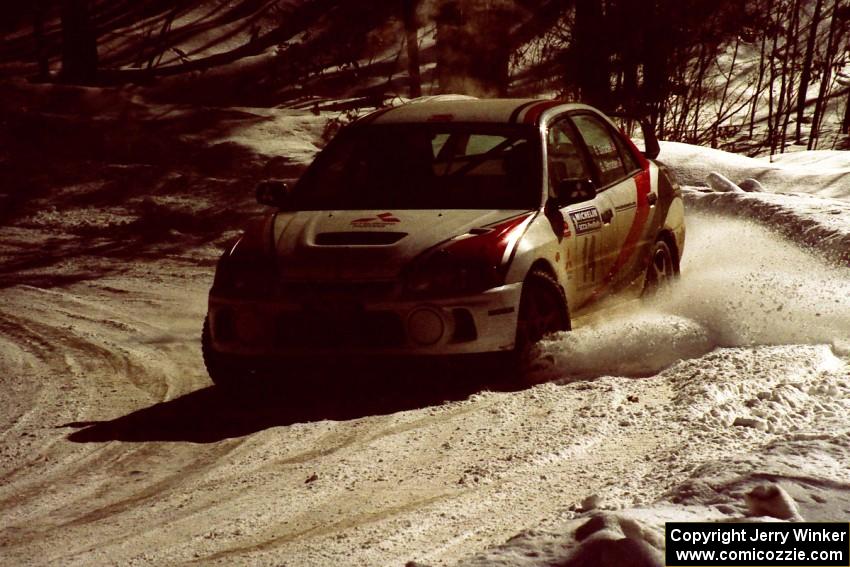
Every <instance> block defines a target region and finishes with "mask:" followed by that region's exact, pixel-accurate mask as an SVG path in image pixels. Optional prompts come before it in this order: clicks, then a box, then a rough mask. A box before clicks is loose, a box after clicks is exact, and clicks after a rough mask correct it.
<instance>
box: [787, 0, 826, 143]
mask: <svg viewBox="0 0 850 567" xmlns="http://www.w3.org/2000/svg"><path fill="white" fill-rule="evenodd" d="M822 9H823V0H817V2H816V3H815V11H814V13H813V14H812V22H811V25H810V26H809V37H808V39H807V40H806V54H805V56H804V57H803V70H802V71H801V72H800V91H799V92H798V93H797V128H796V129H795V133H794V140H795V141H796V142H797V143H798V144H799V143H800V138H801V137H802V128H803V112H804V111H805V109H806V94H807V93H808V90H809V81H810V80H811V77H812V58H813V57H814V53H815V39H816V38H817V35H818V27H819V26H820V20H821V10H822Z"/></svg>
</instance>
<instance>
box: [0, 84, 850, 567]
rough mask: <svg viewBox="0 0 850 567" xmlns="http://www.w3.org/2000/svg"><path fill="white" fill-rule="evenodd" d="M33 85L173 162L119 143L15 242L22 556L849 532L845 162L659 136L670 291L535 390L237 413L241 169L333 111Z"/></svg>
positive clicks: (10, 495) (394, 387) (473, 553)
mask: <svg viewBox="0 0 850 567" xmlns="http://www.w3.org/2000/svg"><path fill="white" fill-rule="evenodd" d="M26 88H27V87H24V86H21V87H20V89H19V90H18V91H16V92H14V93H12V95H9V92H8V91H7V92H6V93H5V96H12V97H13V98H15V97H17V98H16V100H18V102H17V103H16V104H24V102H23V101H27V102H26V104H27V105H28V110H26V112H27V113H36V112H38V111H39V109H41V112H43V113H44V116H45V117H46V118H45V120H51V119H53V118H56V117H51V116H52V114H54V113H58V112H61V111H62V109H63V108H65V107H66V105H68V104H69V102H68V101H77V102H78V103H79V105H78V110H75V111H74V112H80V113H82V114H88V113H96V112H97V113H98V120H97V121H90V122H80V123H79V124H77V123H74V122H72V120H75V119H76V120H79V117H76V116H72V117H64V118H67V120H68V123H73V124H77V125H78V126H80V127H85V128H92V129H95V128H97V129H98V130H97V131H98V132H103V133H105V134H108V135H109V138H108V139H109V140H111V141H112V142H113V144H118V145H121V143H122V142H127V140H128V139H130V138H132V139H133V140H137V139H138V140H140V141H141V144H142V145H143V144H145V143H148V142H154V141H156V140H157V139H159V138H161V139H162V148H163V150H162V153H157V152H150V153H144V154H140V155H135V154H134V155H131V157H133V158H134V160H133V161H127V160H124V161H122V159H123V158H125V157H126V155H125V154H121V153H112V148H111V147H109V146H108V145H104V146H103V151H102V153H101V154H98V155H95V156H94V157H95V158H99V159H101V160H102V161H101V162H97V161H88V162H86V165H85V168H86V169H87V171H85V172H83V173H85V174H86V175H82V174H81V175H80V176H79V178H75V177H73V176H72V177H70V178H66V177H64V176H58V177H55V178H50V177H49V176H48V179H47V181H45V182H46V183H51V184H52V185H49V186H47V189H49V191H47V192H45V193H43V194H37V195H33V196H32V199H31V200H30V201H27V203H25V205H26V206H23V207H22V208H20V209H19V210H17V211H16V213H15V215H13V216H11V217H9V219H8V221H7V222H6V223H5V224H4V225H3V226H0V257H2V259H3V266H4V270H3V271H2V274H0V275H2V277H0V286H1V287H0V392H2V395H3V399H4V400H6V402H5V403H4V405H3V409H2V411H0V425H2V427H0V474H2V475H3V478H4V482H3V485H2V486H0V510H2V514H3V526H2V527H0V545H2V547H3V555H4V559H5V560H6V561H7V562H10V563H15V564H37V565H42V564H65V565H108V564H179V563H189V562H200V563H204V564H220V565H231V564H270V565H271V564H280V563H282V562H286V563H287V564H289V563H291V564H297V565H308V566H309V565H328V564H334V563H337V564H340V563H341V564H368V565H383V564H400V563H403V562H404V561H408V560H410V561H412V562H415V563H411V564H419V565H452V564H456V565H521V566H532V565H551V564H554V563H557V564H559V565H580V564H588V563H589V564H605V565H611V566H615V567H616V566H617V565H636V564H638V561H641V562H642V564H644V565H660V564H662V559H661V557H662V553H663V524H664V522H665V521H674V520H678V521H726V522H740V521H766V520H770V519H776V518H780V517H781V518H782V519H785V520H795V519H797V518H803V519H805V520H808V521H824V520H844V519H846V518H847V517H848V516H850V488H848V487H850V470H848V468H847V463H848V462H850V422H848V417H847V416H848V415H850V366H848V363H850V276H848V273H847V269H848V264H847V259H848V257H847V251H848V250H850V228H849V225H850V203H848V201H849V200H850V190H848V184H850V181H848V180H850V174H848V169H850V159H847V157H846V155H845V154H844V153H842V152H801V153H799V154H793V155H789V154H786V155H782V156H779V157H775V158H774V161H773V162H769V161H767V160H764V159H752V158H746V157H742V156H734V155H731V154H727V153H724V152H720V151H717V150H711V149H707V148H697V147H693V146H687V145H684V144H671V143H663V144H662V154H661V159H662V160H663V161H664V162H665V163H667V164H668V165H669V166H670V167H671V168H673V170H674V171H675V173H676V174H677V176H678V177H679V179H680V181H681V182H682V184H683V185H685V190H684V192H685V199H686V206H687V209H688V210H687V214H688V220H687V226H688V228H687V230H688V233H687V243H686V248H685V254H684V256H683V259H682V279H681V281H680V282H679V284H678V285H677V287H676V288H674V289H673V290H671V291H670V292H669V293H667V294H665V295H661V296H659V297H658V298H657V299H656V300H654V301H653V302H651V303H633V304H626V305H619V306H617V307H615V308H612V310H611V311H610V312H608V313H606V314H604V315H598V316H596V317H592V318H589V319H588V320H586V321H583V323H584V324H583V325H581V326H577V327H576V330H575V331H574V332H571V333H566V334H562V335H559V336H555V337H552V338H551V339H549V340H548V341H546V342H545V343H544V344H543V345H542V346H541V356H540V359H539V365H540V376H539V379H540V382H541V383H539V384H537V385H535V386H533V387H529V388H525V389H521V390H519V391H513V390H511V389H507V388H505V387H504V385H500V384H498V383H490V382H488V381H487V380H486V379H482V381H483V384H481V383H480V381H479V383H476V384H472V385H470V384H466V383H465V382H464V381H463V380H461V379H459V378H460V377H459V376H457V375H453V374H451V373H450V372H447V371H445V369H443V370H439V369H438V370H433V369H424V368H423V369H406V370H404V371H403V372H397V373H394V374H390V375H388V376H383V377H382V376H374V375H371V374H366V375H364V376H359V375H358V374H357V373H356V372H355V371H353V370H352V372H351V375H347V376H346V377H345V378H346V379H345V380H337V381H333V382H332V383H330V384H325V383H323V384H321V385H318V386H316V389H317V390H319V391H320V392H321V394H322V395H320V396H312V397H311V396H309V395H304V394H303V393H298V392H296V393H293V394H291V395H288V396H283V397H281V396H279V395H275V394H274V393H273V392H271V393H267V392H263V393H260V394H258V395H251V394H245V395H243V396H235V397H234V396H223V395H221V393H220V392H217V391H216V390H215V389H212V388H209V380H208V378H207V377H206V374H205V372H204V370H203V366H202V362H201V357H200V353H199V345H198V335H199V330H200V327H201V323H202V320H203V316H204V311H205V301H206V295H205V294H206V291H207V289H208V287H209V285H210V281H211V277H212V270H213V264H214V261H215V254H216V247H217V246H218V245H221V244H222V243H223V241H224V240H225V239H226V238H225V236H222V233H224V234H225V235H226V234H227V233H229V232H230V231H231V230H232V227H233V224H234V223H235V222H236V221H239V220H241V219H242V218H243V217H244V216H245V215H247V214H250V213H253V212H256V211H257V208H256V206H254V205H251V204H250V201H251V194H250V190H249V189H246V187H248V183H246V182H245V183H243V182H242V181H240V176H243V175H253V174H254V173H253V172H254V170H255V168H260V169H262V170H263V172H266V173H272V174H273V175H274V176H286V175H289V174H292V175H297V173H298V171H300V170H301V169H303V166H304V164H305V163H306V162H307V161H309V159H310V158H311V156H312V155H313V154H314V153H315V151H316V149H317V147H318V146H320V145H321V143H322V142H321V139H322V133H323V130H324V127H325V126H326V125H327V123H328V115H327V114H322V115H320V116H314V115H313V114H311V113H309V112H303V113H302V112H296V111H292V110H286V109H253V108H238V109H216V108H208V109H199V108H195V109H188V108H182V107H179V106H158V105H153V104H150V103H148V102H146V101H143V100H142V99H140V98H132V101H130V102H128V101H127V100H126V99H124V98H122V97H124V95H126V93H120V92H117V91H112V90H103V91H102V92H98V90H96V89H81V90H78V91H73V90H70V89H64V88H57V89H56V90H51V89H45V88H41V87H32V89H31V90H30V91H26ZM26 92H30V93H31V94H32V96H31V97H29V98H27V96H24V94H26ZM101 96H102V98H100V97H101ZM7 100H8V99H7ZM13 107H14V108H17V107H16V106H15V105H10V106H9V108H13ZM48 115H51V116H48ZM156 117H167V119H168V120H169V121H168V122H164V123H162V124H160V123H159V122H156V120H157V118H156ZM48 124H52V122H48ZM140 124H147V125H149V126H151V128H152V129H150V130H148V129H145V128H142V127H138V126H139V125H140ZM160 126H162V128H163V129H162V130H158V129H156V128H158V127H160ZM217 126H223V127H220V128H219V127H217ZM154 127H156V128H154ZM62 132H64V130H56V131H55V133H54V132H53V131H52V130H51V131H49V133H50V135H51V136H57V137H58V136H61V135H62ZM125 132H126V134H125ZM169 144H172V145H169ZM130 147H137V146H130ZM18 149H19V148H17V147H16V148H12V150H14V151H18ZM187 149H191V150H192V151H188V152H187ZM116 151H117V150H116ZM180 152H187V153H180ZM281 154H283V155H284V156H285V158H284V159H283V160H278V162H275V160H276V159H278V158H279V156H280V155H281ZM9 155H12V154H9ZM63 156H64V154H57V155H56V156H55V159H54V160H53V161H51V162H50V163H45V164H44V168H46V169H47V168H50V167H56V168H57V169H48V172H49V173H50V174H51V175H52V174H53V173H55V171H57V170H59V171H61V168H62V166H63V165H65V164H64V163H63V162H62V161H61V160H63V159H67V160H73V159H75V158H74V157H73V155H72V156H71V157H63ZM163 156H167V157H168V159H167V160H165V158H164V157H163ZM18 157H20V156H18V154H15V158H16V159H17V158H18ZM36 158H37V159H41V157H40V154H39V156H36ZM119 158H122V159H119ZM34 159H35V158H34ZM243 159H244V160H247V163H243V162H242V161H240V160H243ZM157 160H162V161H157ZM201 161H203V163H200V162H201ZM266 162H268V164H270V165H268V164H267V165H263V164H264V163H266ZM57 164H58V165H57ZM711 173H716V174H718V175H722V176H723V177H725V178H726V179H727V180H728V182H729V183H730V184H734V185H737V186H739V187H741V186H742V185H745V184H744V183H743V181H744V180H745V179H747V178H752V179H756V180H758V181H759V182H760V183H761V184H762V185H763V186H764V192H735V191H732V192H716V191H712V190H711V189H710V184H709V183H708V181H707V177H708V175H709V174H711ZM19 182H20V180H19V179H17V178H15V181H14V183H19ZM15 187H17V186H15ZM11 189H12V187H11V186H10V187H5V188H4V189H3V191H4V192H10V191H11ZM285 370H286V372H288V373H289V374H290V375H292V376H294V378H295V379H296V380H299V381H304V382H309V381H310V380H312V379H313V378H314V377H313V376H312V375H311V374H310V373H309V372H307V371H306V370H304V369H301V368H287V369H285Z"/></svg>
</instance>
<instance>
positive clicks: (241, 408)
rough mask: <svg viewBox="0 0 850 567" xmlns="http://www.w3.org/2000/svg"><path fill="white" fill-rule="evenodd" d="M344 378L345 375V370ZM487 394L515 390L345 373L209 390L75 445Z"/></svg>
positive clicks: (466, 377) (231, 430)
mask: <svg viewBox="0 0 850 567" xmlns="http://www.w3.org/2000/svg"><path fill="white" fill-rule="evenodd" d="M341 372H343V371H341ZM482 389H487V390H500V391H504V390H508V389H512V388H511V385H510V383H509V382H507V381H506V379H505V378H504V377H500V378H492V379H489V380H487V381H486V382H485V381H484V380H483V379H482V378H481V376H480V375H477V374H476V375H474V376H473V375H471V374H461V373H460V372H457V371H453V370H448V371H445V372H433V373H432V372H430V371H429V370H428V369H425V368H419V369H407V370H406V371H404V372H399V373H396V372H388V371H378V372H374V371H368V370H359V371H356V372H354V373H352V371H351V369H345V370H344V374H342V375H338V376H332V375H331V376H327V375H325V376H320V377H318V378H316V377H315V376H314V377H313V381H312V382H311V383H310V385H309V386H303V385H302V386H300V387H298V388H279V387H278V388H276V387H256V388H252V389H245V390H241V391H238V392H234V391H228V390H224V389H221V388H216V387H208V388H204V389H201V390H197V391H195V392H192V393H189V394H186V395H184V396H181V397H179V398H176V399H174V400H169V401H165V402H160V403H158V404H155V405H153V406H150V407H147V408H143V409H140V410H137V411H134V412H132V413H130V414H127V415H125V416H122V417H118V418H116V419H112V420H108V421H92V422H75V423H68V424H65V425H62V426H60V427H72V428H77V429H78V431H75V432H73V433H71V434H70V435H68V440H70V441H73V442H75V443H101V442H106V441H127V442H145V441H184V442H191V443H214V442H217V441H221V440H224V439H230V438H235V437H243V436H246V435H250V434H252V433H256V432H259V431H263V430H265V429H269V428H272V427H281V426H288V425H292V424H296V423H310V422H316V421H323V420H333V421H348V420H356V419H359V418H363V417H368V416H376V415H388V414H392V413H397V412H401V411H407V410H415V409H422V408H427V407H432V406H439V405H442V404H445V403H449V402H454V401H461V400H465V399H467V398H468V397H469V396H470V395H472V394H475V393H477V392H479V391H482Z"/></svg>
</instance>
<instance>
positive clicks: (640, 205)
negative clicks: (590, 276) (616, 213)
mask: <svg viewBox="0 0 850 567" xmlns="http://www.w3.org/2000/svg"><path fill="white" fill-rule="evenodd" d="M644 163H645V164H646V166H645V167H644V169H643V170H642V171H641V172H640V173H638V174H637V175H635V177H634V180H635V187H636V190H637V196H636V197H637V210H636V211H635V218H634V220H633V221H632V226H631V228H629V233H628V234H627V235H626V240H625V241H624V242H623V247H622V248H620V254H619V255H618V256H617V259H616V260H615V261H614V265H613V266H611V271H610V272H608V275H606V276H605V279H604V280H603V281H602V283H601V284H600V285H599V287H597V288H596V289H595V290H593V294H591V296H590V299H589V300H588V301H587V303H590V302H591V301H594V300H595V299H597V298H598V297H599V296H600V295H601V294H602V292H603V291H605V288H607V287H608V286H609V285H610V284H611V282H613V281H614V277H615V276H616V275H617V273H618V272H619V271H620V270H621V269H623V266H625V265H626V263H627V262H628V261H629V260H630V259H631V257H632V255H633V254H634V253H635V248H637V245H638V242H639V241H640V237H641V235H642V234H643V230H644V228H645V227H646V221H647V219H648V218H649V209H650V207H649V199H648V197H649V193H650V191H651V190H652V182H651V181H650V178H649V163H648V162H647V161H646V160H644Z"/></svg>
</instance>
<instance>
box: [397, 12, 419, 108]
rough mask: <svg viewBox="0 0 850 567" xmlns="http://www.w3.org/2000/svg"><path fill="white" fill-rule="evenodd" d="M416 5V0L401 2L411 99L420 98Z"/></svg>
mask: <svg viewBox="0 0 850 567" xmlns="http://www.w3.org/2000/svg"><path fill="white" fill-rule="evenodd" d="M417 4H418V1H417V0H401V10H402V19H403V20H404V32H405V43H406V44H407V73H408V76H409V81H410V97H411V98H416V97H419V96H422V77H421V75H420V74H419V37H418V36H419V33H418V31H419V22H418V20H417V17H416V7H417Z"/></svg>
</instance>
